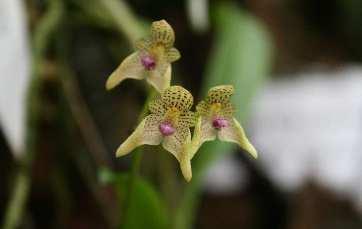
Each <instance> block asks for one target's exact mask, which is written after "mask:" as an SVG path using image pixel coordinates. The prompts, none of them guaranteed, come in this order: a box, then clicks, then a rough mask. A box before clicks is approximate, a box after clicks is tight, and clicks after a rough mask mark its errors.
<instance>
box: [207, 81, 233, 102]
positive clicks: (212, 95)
mask: <svg viewBox="0 0 362 229" xmlns="http://www.w3.org/2000/svg"><path fill="white" fill-rule="evenodd" d="M232 94H234V87H233V86H232V85H219V86H216V87H212V88H210V90H209V91H208V93H207V97H206V102H208V103H209V104H212V103H221V104H223V103H226V102H228V101H229V100H230V96H231V95H232Z"/></svg>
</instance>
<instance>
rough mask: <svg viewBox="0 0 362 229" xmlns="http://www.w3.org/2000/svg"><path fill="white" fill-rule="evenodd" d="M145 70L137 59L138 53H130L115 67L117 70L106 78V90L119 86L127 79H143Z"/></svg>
mask: <svg viewBox="0 0 362 229" xmlns="http://www.w3.org/2000/svg"><path fill="white" fill-rule="evenodd" d="M144 74H145V69H144V67H143V65H142V63H141V61H140V59H139V55H138V52H135V53H132V54H131V55H129V56H128V57H126V59H124V60H123V61H122V63H121V64H120V65H119V66H118V67H117V69H116V70H115V71H114V72H113V73H112V74H111V75H110V76H109V77H108V79H107V82H106V88H107V90H110V89H112V88H114V87H115V86H117V85H118V84H120V83H121V82H122V81H123V80H125V79H127V78H131V79H138V80H140V79H143V78H144Z"/></svg>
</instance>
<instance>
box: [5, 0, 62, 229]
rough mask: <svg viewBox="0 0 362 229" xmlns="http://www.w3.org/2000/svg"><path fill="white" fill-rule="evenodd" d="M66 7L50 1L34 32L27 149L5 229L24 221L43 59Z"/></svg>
mask: <svg viewBox="0 0 362 229" xmlns="http://www.w3.org/2000/svg"><path fill="white" fill-rule="evenodd" d="M62 11H63V7H62V4H61V1H59V0H53V1H50V3H49V9H48V11H47V12H46V14H45V15H44V17H43V18H42V19H41V21H40V22H39V26H38V27H37V28H36V30H35V31H34V40H33V69H32V76H31V77H32V78H31V81H30V85H29V88H28V98H27V123H26V125H27V136H26V149H27V152H26V154H25V156H24V157H22V158H21V159H20V160H21V161H20V168H19V170H18V173H17V175H16V178H15V182H14V186H13V191H12V192H11V194H12V196H11V197H10V200H9V203H8V206H7V209H6V212H5V217H4V222H3V226H2V228H3V229H13V228H17V227H18V226H19V224H20V222H21V221H22V220H21V218H22V216H23V211H24V207H25V204H26V200H27V198H28V194H29V190H30V183H31V182H30V172H31V165H32V161H33V158H34V157H35V154H36V140H37V133H36V132H37V130H36V125H37V118H38V113H39V107H40V106H39V104H38V103H39V94H38V93H39V89H40V86H41V79H40V77H39V76H40V74H41V70H42V60H43V58H44V56H45V53H46V49H47V47H48V45H49V40H50V39H49V38H50V36H51V35H52V34H53V32H54V29H55V28H56V26H57V25H58V24H59V22H60V19H61V15H62Z"/></svg>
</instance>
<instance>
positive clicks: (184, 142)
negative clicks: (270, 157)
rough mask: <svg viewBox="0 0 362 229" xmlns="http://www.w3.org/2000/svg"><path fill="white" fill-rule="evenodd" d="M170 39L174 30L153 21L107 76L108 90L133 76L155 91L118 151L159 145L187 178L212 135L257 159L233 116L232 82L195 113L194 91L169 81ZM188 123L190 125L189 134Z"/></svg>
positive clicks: (173, 53) (213, 90) (215, 89)
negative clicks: (193, 108) (139, 120)
mask: <svg viewBox="0 0 362 229" xmlns="http://www.w3.org/2000/svg"><path fill="white" fill-rule="evenodd" d="M174 42H175V34H174V31H173V29H172V27H171V26H170V25H169V24H168V23H167V22H166V21H165V20H160V21H155V22H153V23H152V25H151V31H150V36H149V37H146V38H143V39H141V40H139V41H138V42H137V43H136V49H137V51H136V52H134V53H132V54H131V55H129V56H128V57H127V58H126V59H125V60H124V61H123V62H122V63H121V64H120V65H119V66H118V68H117V69H116V70H115V71H114V72H113V73H112V74H111V75H110V77H109V78H108V80H107V82H106V88H107V89H108V90H109V89H112V88H114V87H115V86H116V85H118V84H119V83H121V82H122V81H123V80H125V79H127V78H132V79H139V80H140V79H146V80H147V82H148V83H149V84H151V85H152V86H153V87H154V88H155V89H156V90H157V91H158V92H159V95H158V96H157V97H156V98H155V100H154V101H152V102H150V104H149V111H150V114H149V115H148V116H147V117H145V118H144V119H143V121H142V122H141V123H140V124H139V125H138V127H137V128H136V130H135V131H134V132H133V133H132V134H131V135H130V136H129V137H128V138H127V139H126V140H125V141H124V142H123V143H122V144H121V145H120V146H119V148H118V149H117V152H116V156H117V157H119V156H123V155H126V154H128V153H130V152H132V150H134V149H135V148H136V147H138V146H140V145H143V144H146V145H160V144H162V146H163V148H164V149H165V150H167V151H168V152H170V153H171V154H173V155H174V156H175V157H176V159H177V160H178V161H179V163H180V167H181V171H182V174H183V176H184V177H185V179H186V180H187V181H190V180H191V177H192V171H191V159H192V158H193V156H194V155H195V153H196V152H197V150H198V149H199V148H200V146H201V145H202V144H203V143H204V142H206V141H211V140H215V139H216V137H218V138H219V139H220V140H222V141H228V142H234V143H237V144H238V145H239V146H240V147H241V148H243V149H244V150H246V151H247V152H249V153H250V154H251V155H252V156H253V157H254V158H257V152H256V150H255V148H254V147H253V145H252V144H251V143H250V142H249V141H248V139H247V137H246V136H245V133H244V130H243V128H242V127H241V125H240V124H239V122H238V121H237V120H236V119H235V118H234V117H233V114H234V108H233V105H232V104H231V102H230V97H231V95H232V94H233V93H234V88H233V86H231V85H220V86H216V87H213V88H211V89H210V90H209V91H208V94H207V96H206V98H205V99H204V100H203V101H201V102H199V103H198V104H197V106H196V112H193V111H190V109H191V107H192V105H193V96H192V94H191V93H190V92H189V91H187V90H186V89H185V88H183V87H181V86H170V82H171V63H172V62H174V61H176V60H178V59H179V58H180V57H181V55H180V53H179V51H178V50H177V49H176V48H174V47H173V44H174ZM191 127H194V132H193V135H192V137H191V131H190V128H191Z"/></svg>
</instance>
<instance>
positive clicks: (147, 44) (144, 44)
mask: <svg viewBox="0 0 362 229" xmlns="http://www.w3.org/2000/svg"><path fill="white" fill-rule="evenodd" d="M134 46H135V48H136V49H137V50H139V51H146V52H149V50H150V49H151V48H152V40H151V39H149V38H141V39H139V40H138V41H136V42H135V44H134Z"/></svg>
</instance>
